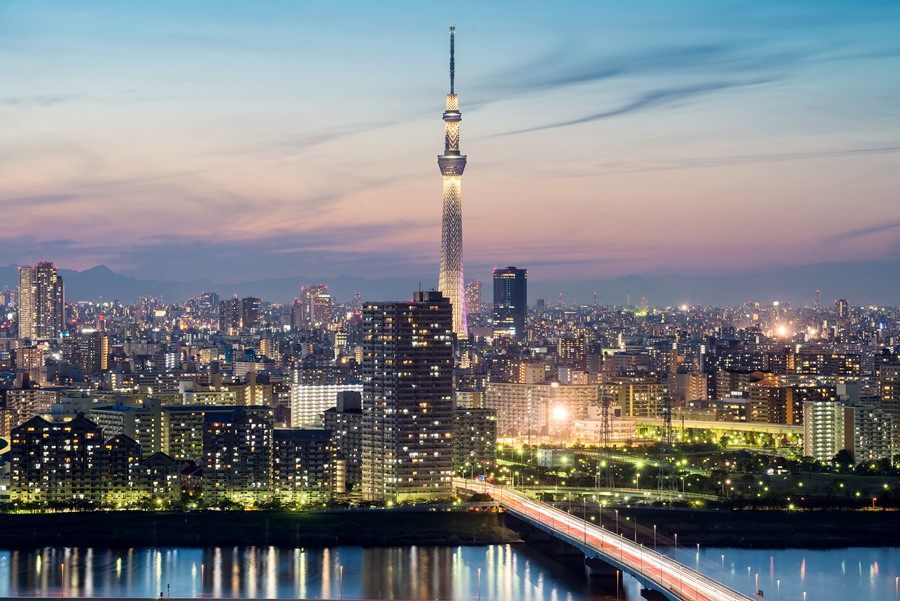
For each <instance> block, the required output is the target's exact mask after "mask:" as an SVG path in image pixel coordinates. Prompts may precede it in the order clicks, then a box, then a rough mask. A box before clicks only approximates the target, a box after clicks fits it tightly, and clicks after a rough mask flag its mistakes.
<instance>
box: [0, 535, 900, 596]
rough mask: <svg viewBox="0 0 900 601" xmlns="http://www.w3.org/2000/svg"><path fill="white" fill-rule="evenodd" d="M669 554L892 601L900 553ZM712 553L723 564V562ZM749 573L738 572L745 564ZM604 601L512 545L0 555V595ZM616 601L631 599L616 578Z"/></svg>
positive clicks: (778, 585)
mask: <svg viewBox="0 0 900 601" xmlns="http://www.w3.org/2000/svg"><path fill="white" fill-rule="evenodd" d="M678 555H679V559H680V560H681V561H682V562H684V563H685V564H688V565H692V566H694V567H697V566H699V567H700V568H701V569H702V570H703V571H705V572H706V573H707V574H708V575H709V576H711V577H713V578H715V579H717V580H721V579H722V578H724V579H725V581H726V583H727V584H729V585H730V586H732V587H733V588H736V589H738V590H741V591H742V592H749V591H751V590H753V589H754V588H756V587H758V588H760V589H762V590H764V591H765V599H775V600H776V601H777V600H778V599H784V600H785V601H788V600H798V601H802V600H803V599H804V596H803V593H804V592H805V593H806V599H807V601H844V600H854V601H864V600H879V601H888V600H892V601H898V600H900V597H898V595H897V592H898V591H897V588H896V586H897V583H898V581H897V578H898V576H900V548H881V549H833V550H824V551H820V550H777V551H776V550H771V551H770V550H741V549H712V548H710V549H701V550H700V552H699V554H698V553H697V550H696V549H679V550H678ZM723 556H724V558H723ZM748 568H749V569H748ZM161 592H163V593H166V594H171V595H172V596H173V597H199V596H207V597H235V598H238V597H242V598H251V597H253V598H260V597H266V598H275V597H282V598H294V599H316V598H332V599H339V598H341V597H343V598H344V599H407V600H423V601H424V600H429V599H455V600H474V599H483V600H484V601H489V600H510V601H520V600H521V601H581V600H611V599H615V598H616V596H615V594H612V595H609V594H604V593H603V592H601V591H599V590H596V589H595V588H591V587H590V586H589V585H588V584H586V583H585V580H584V578H583V577H581V576H580V575H579V574H575V573H573V572H570V571H568V570H566V569H564V568H562V567H561V566H559V565H557V564H556V563H554V562H553V561H552V560H550V559H548V558H546V557H544V556H542V555H540V554H538V553H535V552H533V551H531V550H530V549H529V548H528V547H526V546H524V545H489V546H481V547H397V548H360V547H335V548H331V549H299V548H298V549H283V548H275V547H234V548H232V547H228V548H222V547H213V548H168V547H162V548H134V549H98V548H93V549H87V548H71V547H70V548H43V549H29V550H0V597H15V596H34V597H76V596H94V597H144V598H158V597H159V595H160V593H161ZM620 595H621V596H620V599H628V600H631V601H637V600H638V599H641V597H640V595H639V593H638V586H637V584H636V583H635V582H634V581H633V580H631V579H628V578H626V579H625V581H624V583H623V590H622V591H620Z"/></svg>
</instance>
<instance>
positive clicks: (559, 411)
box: [553, 405, 569, 422]
mask: <svg viewBox="0 0 900 601" xmlns="http://www.w3.org/2000/svg"><path fill="white" fill-rule="evenodd" d="M553 419H555V420H556V421H558V422H564V421H566V420H567V419H569V410H568V409H566V407H565V406H563V405H556V406H555V407H554V408H553Z"/></svg>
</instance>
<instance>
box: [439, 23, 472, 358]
mask: <svg viewBox="0 0 900 601" xmlns="http://www.w3.org/2000/svg"><path fill="white" fill-rule="evenodd" d="M454 29H455V28H454V27H450V93H449V94H447V102H446V105H445V107H444V109H445V110H444V154H442V155H439V156H438V167H440V169H441V175H442V176H443V179H444V211H443V217H442V220H441V271H440V275H439V277H438V290H440V292H441V293H442V294H443V295H444V296H445V297H447V298H448V299H450V302H451V303H452V305H453V332H454V333H455V334H456V337H457V338H458V339H459V340H464V339H466V337H467V336H468V332H469V328H468V320H467V317H466V294H465V284H464V282H463V237H462V174H463V171H465V168H466V155H464V154H460V152H459V122H460V121H461V120H462V116H461V115H460V113H459V97H458V96H457V95H456V92H455V91H454V89H453V78H454V70H455V65H454V47H453V45H454V44H453V43H454V39H453V38H454Z"/></svg>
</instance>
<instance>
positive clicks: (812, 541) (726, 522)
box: [604, 507, 900, 549]
mask: <svg viewBox="0 0 900 601" xmlns="http://www.w3.org/2000/svg"><path fill="white" fill-rule="evenodd" d="M619 516H620V520H619V524H620V526H621V527H622V531H623V532H624V533H626V536H633V534H634V522H635V521H636V522H637V523H638V541H644V542H646V543H648V544H649V543H652V536H653V524H656V525H657V529H658V536H659V537H660V542H661V541H662V537H665V539H666V540H672V539H673V538H674V537H673V535H674V534H675V533H678V544H679V545H688V546H691V545H695V544H697V543H700V544H701V545H703V546H713V547H741V548H746V549H754V548H756V549H759V548H770V549H771V548H806V549H829V548H832V549H833V548H840V547H887V546H896V544H897V532H900V511H849V510H848V511H843V510H829V511H731V510H718V511H717V510H682V509H665V508H650V507H634V508H620V509H619ZM625 517H628V518H630V520H629V521H627V522H626V520H624V519H623V518H625ZM606 519H607V518H606V517H604V520H606ZM626 524H627V526H626Z"/></svg>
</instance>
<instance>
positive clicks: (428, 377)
mask: <svg viewBox="0 0 900 601" xmlns="http://www.w3.org/2000/svg"><path fill="white" fill-rule="evenodd" d="M363 323H364V337H363V361H362V373H363V398H362V412H363V456H362V492H363V496H364V498H366V499H368V500H383V501H388V502H390V501H405V500H417V499H435V498H441V497H446V496H448V495H449V494H450V492H451V477H452V470H453V424H452V420H453V309H452V308H451V306H450V302H449V301H448V300H447V298H446V297H445V296H443V295H442V294H441V293H439V292H435V291H431V292H417V293H415V296H414V298H413V300H412V301H410V302H405V303H397V302H393V303H366V304H365V306H364V308H363Z"/></svg>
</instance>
